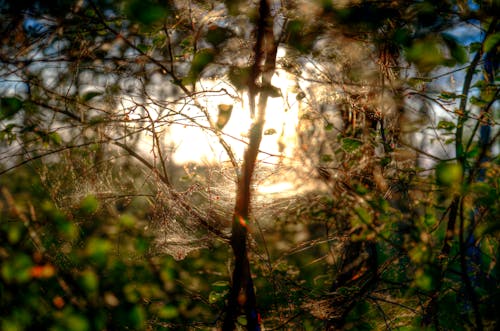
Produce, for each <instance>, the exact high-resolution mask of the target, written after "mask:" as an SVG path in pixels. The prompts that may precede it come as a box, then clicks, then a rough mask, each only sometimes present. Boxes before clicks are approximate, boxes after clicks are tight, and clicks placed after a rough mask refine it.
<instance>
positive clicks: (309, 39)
mask: <svg viewBox="0 0 500 331" xmlns="http://www.w3.org/2000/svg"><path fill="white" fill-rule="evenodd" d="M286 33H287V37H286V40H287V42H288V44H289V45H290V46H292V47H293V48H295V49H296V50H298V51H299V52H301V53H307V52H309V51H310V50H311V48H312V46H313V44H314V41H315V40H316V37H317V36H318V33H314V32H313V31H310V28H309V27H307V26H306V23H305V22H304V21H302V20H299V19H295V20H291V21H290V22H288V24H287V27H286Z"/></svg>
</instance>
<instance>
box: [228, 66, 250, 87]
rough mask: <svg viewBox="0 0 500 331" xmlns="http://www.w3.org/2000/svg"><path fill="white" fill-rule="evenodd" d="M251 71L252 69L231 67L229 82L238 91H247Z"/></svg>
mask: <svg viewBox="0 0 500 331" xmlns="http://www.w3.org/2000/svg"><path fill="white" fill-rule="evenodd" d="M251 71H252V68H251V67H243V68H240V67H231V68H230V69H229V74H228V78H229V81H230V82H231V84H233V85H234V87H236V88H237V89H238V90H245V89H247V88H248V81H249V79H250V73H251Z"/></svg>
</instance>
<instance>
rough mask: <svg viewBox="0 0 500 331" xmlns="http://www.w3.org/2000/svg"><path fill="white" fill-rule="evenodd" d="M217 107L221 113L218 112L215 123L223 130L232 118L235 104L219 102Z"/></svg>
mask: <svg viewBox="0 0 500 331" xmlns="http://www.w3.org/2000/svg"><path fill="white" fill-rule="evenodd" d="M217 108H218V109H219V113H218V114H217V122H216V123H215V126H216V127H217V129H219V130H222V129H223V128H224V127H225V126H226V124H227V122H229V119H230V118H231V112H232V110H233V105H228V104H219V105H218V106H217Z"/></svg>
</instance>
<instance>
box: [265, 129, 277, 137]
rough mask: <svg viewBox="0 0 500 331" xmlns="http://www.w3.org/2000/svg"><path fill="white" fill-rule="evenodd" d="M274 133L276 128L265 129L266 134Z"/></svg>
mask: <svg viewBox="0 0 500 331" xmlns="http://www.w3.org/2000/svg"><path fill="white" fill-rule="evenodd" d="M273 134H276V130H275V129H273V128H270V129H267V130H266V131H264V135H265V136H271V135H273Z"/></svg>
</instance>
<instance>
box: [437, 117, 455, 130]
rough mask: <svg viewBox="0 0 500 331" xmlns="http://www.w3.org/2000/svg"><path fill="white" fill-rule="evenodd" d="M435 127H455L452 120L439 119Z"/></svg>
mask: <svg viewBox="0 0 500 331" xmlns="http://www.w3.org/2000/svg"><path fill="white" fill-rule="evenodd" d="M437 128H438V129H443V130H446V131H452V130H454V129H455V123H453V122H450V121H444V120H442V121H439V123H438V125H437Z"/></svg>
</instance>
